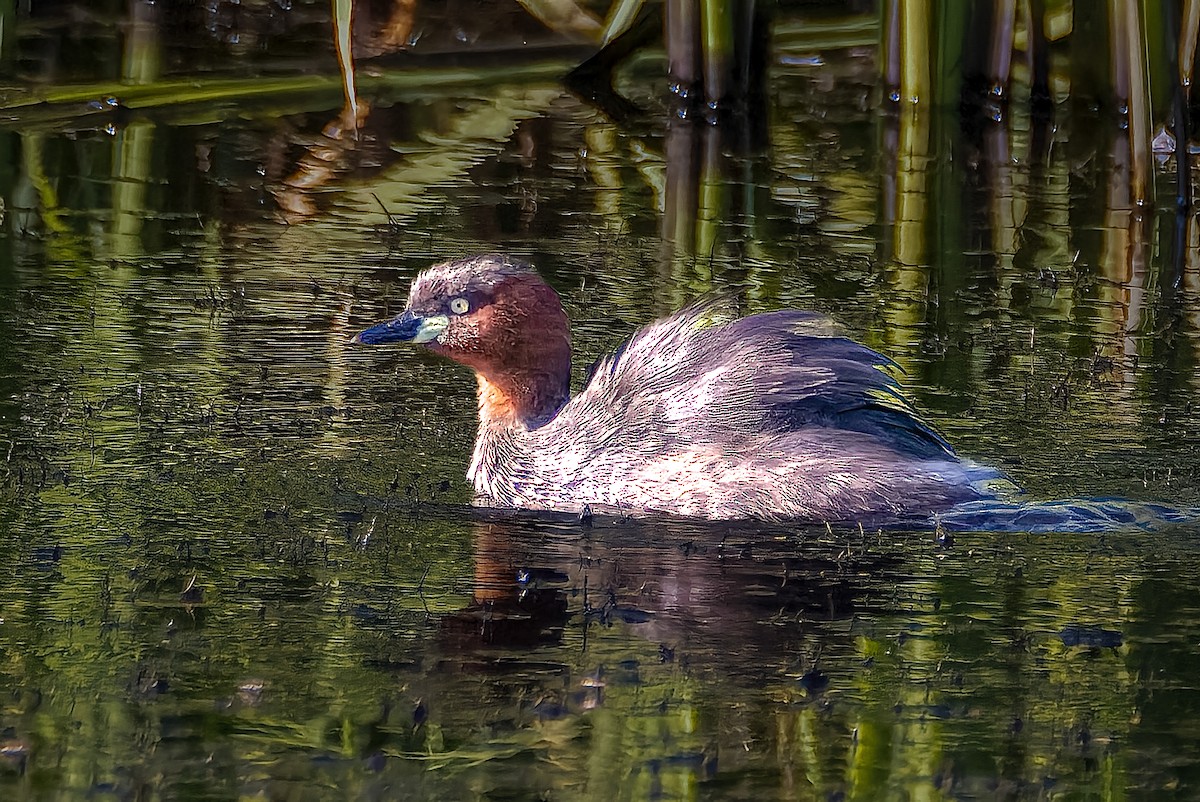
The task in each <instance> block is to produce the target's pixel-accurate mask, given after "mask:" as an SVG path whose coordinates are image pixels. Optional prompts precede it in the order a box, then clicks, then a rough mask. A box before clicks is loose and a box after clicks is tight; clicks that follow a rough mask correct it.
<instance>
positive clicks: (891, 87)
mask: <svg viewBox="0 0 1200 802" xmlns="http://www.w3.org/2000/svg"><path fill="white" fill-rule="evenodd" d="M883 13H884V14H885V15H886V16H885V19H884V21H883V25H882V27H883V87H884V91H886V92H887V96H888V99H890V100H893V101H896V100H899V99H900V55H901V54H900V0H887V2H885V3H884V4H883Z"/></svg>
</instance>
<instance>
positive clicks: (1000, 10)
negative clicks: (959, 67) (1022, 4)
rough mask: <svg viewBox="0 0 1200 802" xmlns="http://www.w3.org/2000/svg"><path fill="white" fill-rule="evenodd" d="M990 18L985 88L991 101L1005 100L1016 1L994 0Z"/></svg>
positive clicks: (1010, 63) (1009, 71) (1010, 61)
mask: <svg viewBox="0 0 1200 802" xmlns="http://www.w3.org/2000/svg"><path fill="white" fill-rule="evenodd" d="M995 11H996V15H995V17H993V18H992V32H991V33H992V36H991V42H990V44H989V47H988V81H989V83H990V85H989V86H988V88H987V91H988V93H989V94H990V95H991V97H992V99H993V100H995V99H1001V98H1003V99H1007V98H1008V96H1009V92H1010V90H1009V86H1008V78H1009V75H1010V74H1011V73H1012V51H1013V35H1014V33H1015V31H1016V24H1017V0H996V9H995Z"/></svg>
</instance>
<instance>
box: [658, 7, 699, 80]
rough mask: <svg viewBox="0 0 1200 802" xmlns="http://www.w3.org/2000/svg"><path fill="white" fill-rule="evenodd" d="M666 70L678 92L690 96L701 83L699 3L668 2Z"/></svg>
mask: <svg viewBox="0 0 1200 802" xmlns="http://www.w3.org/2000/svg"><path fill="white" fill-rule="evenodd" d="M666 21H667V68H668V70H669V71H670V79H671V81H672V83H673V84H674V85H675V92H676V94H678V95H679V96H680V97H684V98H686V97H688V96H690V95H691V93H692V91H693V90H695V88H696V84H697V83H698V82H699V80H700V50H699V48H700V7H699V0H667V4H666Z"/></svg>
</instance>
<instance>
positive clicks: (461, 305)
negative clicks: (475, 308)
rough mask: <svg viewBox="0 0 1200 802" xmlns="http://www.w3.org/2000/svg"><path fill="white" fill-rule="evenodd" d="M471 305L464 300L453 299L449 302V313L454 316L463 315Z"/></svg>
mask: <svg viewBox="0 0 1200 802" xmlns="http://www.w3.org/2000/svg"><path fill="white" fill-rule="evenodd" d="M470 308H471V304H470V302H469V301H467V299H466V298H454V299H452V300H451V301H450V311H451V312H453V313H454V314H456V315H465V314H466V313H467V310H468V309H470Z"/></svg>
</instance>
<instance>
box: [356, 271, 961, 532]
mask: <svg viewBox="0 0 1200 802" xmlns="http://www.w3.org/2000/svg"><path fill="white" fill-rule="evenodd" d="M354 341H355V342H359V343H365V344H369V345H375V344H379V343H388V342H396V341H403V342H412V343H420V344H422V345H424V346H425V347H426V348H428V349H429V350H431V351H433V352H434V353H436V354H441V355H442V356H446V357H449V358H450V359H453V360H455V361H457V362H461V363H462V364H464V365H467V366H468V367H470V368H473V369H474V370H475V373H476V376H477V378H478V381H479V432H478V435H477V437H476V440H475V453H474V456H473V458H472V460H471V468H470V470H469V472H468V478H470V479H471V480H472V481H473V482H474V485H475V490H476V492H477V493H478V494H479V496H480V499H479V501H480V502H481V503H484V504H489V505H494V506H505V507H520V508H525V509H539V510H547V509H553V510H566V511H572V512H581V511H583V510H584V509H585V508H588V507H590V508H591V509H594V510H596V511H610V512H619V513H627V514H633V515H639V514H642V515H644V514H654V513H664V514H670V515H683V516H692V517H700V518H712V519H733V518H789V519H799V520H808V521H848V520H860V521H861V520H864V519H874V518H886V517H897V516H911V515H918V514H927V513H931V512H935V511H937V510H942V509H945V508H948V507H950V506H952V505H954V504H956V503H959V502H963V501H969V500H971V499H975V498H979V496H980V493H979V491H977V490H976V489H975V488H974V486H973V484H972V481H973V479H974V478H977V472H978V468H977V466H974V465H972V464H971V463H967V462H963V461H960V460H959V458H958V457H957V456H956V455H955V453H954V450H953V449H952V448H951V447H950V445H949V443H947V442H946V441H945V440H944V439H942V437H941V436H940V435H939V434H937V433H936V432H935V431H933V429H931V428H930V427H929V426H928V425H926V424H925V423H923V422H922V421H921V420H920V419H919V418H918V417H917V415H916V413H915V412H914V411H913V409H912V408H911V407H910V406H909V405H908V403H907V402H906V401H905V400H904V398H903V397H902V396H901V394H900V389H899V387H898V385H897V384H896V382H895V380H894V379H893V378H892V377H891V376H890V375H889V374H888V373H887V370H888V369H889V368H891V367H892V366H893V363H892V362H891V361H890V360H889V359H887V358H886V357H884V356H881V355H880V354H877V353H876V352H874V351H872V350H871V349H869V348H867V347H866V346H863V345H859V344H858V343H856V342H853V341H851V340H849V339H846V338H844V337H840V336H837V335H836V334H834V333H833V332H832V331H831V330H830V327H829V325H828V324H827V322H826V321H825V320H824V318H822V317H821V316H819V315H816V314H813V313H810V312H802V311H796V310H784V311H779V312H769V313H765V314H758V315H752V316H750V317H744V318H736V317H734V316H732V315H729V314H727V313H725V312H724V311H723V308H722V306H721V305H720V304H718V303H715V302H711V301H710V302H702V303H699V304H696V305H693V306H691V307H688V308H686V309H684V310H682V311H680V312H677V313H675V314H673V315H671V316H670V317H667V318H664V319H662V320H659V321H657V322H655V323H652V324H650V325H649V326H646V327H645V328H643V329H641V330H639V331H637V332H636V333H634V334H633V336H632V337H631V338H630V339H629V340H628V341H627V342H626V343H625V344H624V345H622V346H621V347H620V348H619V349H618V350H617V351H616V352H615V353H614V354H612V355H610V356H608V357H606V358H604V359H602V360H601V361H600V362H599V363H598V364H597V365H596V366H595V367H594V369H593V371H592V375H591V378H590V380H589V381H588V382H587V385H586V386H585V387H584V388H583V390H582V391H581V392H580V393H579V394H578V395H576V396H575V397H574V398H571V395H570V386H569V385H570V377H571V340H570V332H569V328H568V322H567V317H566V314H565V313H564V312H563V308H562V305H561V303H560V302H559V298H558V295H557V294H556V293H555V292H554V290H552V289H551V288H550V287H549V286H548V285H547V284H546V283H545V282H544V281H542V279H541V277H539V276H538V274H537V273H536V272H535V271H534V270H533V268H532V267H530V266H529V265H527V264H525V263H523V262H520V261H518V260H515V259H512V258H509V257H506V256H503V255H498V254H489V255H483V256H473V257H469V258H466V259H458V260H454V261H450V262H445V263H442V264H439V265H435V266H434V267H431V268H429V269H428V270H426V271H425V272H423V273H421V274H420V275H419V276H417V278H416V280H415V281H414V282H413V284H412V288H411V290H410V293H409V298H408V307H407V308H406V309H405V310H404V312H402V313H401V314H400V315H399V316H398V317H396V318H395V319H394V320H391V321H388V322H386V323H381V324H379V325H377V326H373V327H371V328H369V329H367V330H365V331H363V332H361V333H359V334H358V335H357V336H356V337H355V338H354Z"/></svg>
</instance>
